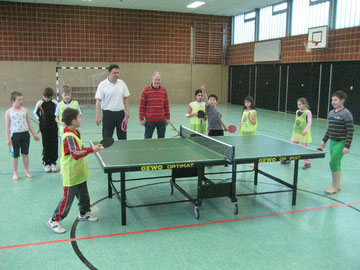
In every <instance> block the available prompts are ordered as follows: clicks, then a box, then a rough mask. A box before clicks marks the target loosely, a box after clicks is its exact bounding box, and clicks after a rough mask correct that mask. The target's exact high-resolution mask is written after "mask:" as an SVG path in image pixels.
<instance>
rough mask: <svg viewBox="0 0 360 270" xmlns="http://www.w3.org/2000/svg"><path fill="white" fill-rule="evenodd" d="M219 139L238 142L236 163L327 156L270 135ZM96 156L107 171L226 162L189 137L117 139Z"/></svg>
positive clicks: (222, 137) (147, 169) (142, 169)
mask: <svg viewBox="0 0 360 270" xmlns="http://www.w3.org/2000/svg"><path fill="white" fill-rule="evenodd" d="M215 139H217V140H219V141H221V142H224V143H227V144H229V145H232V146H235V162H236V163H251V162H259V163H261V162H274V161H279V160H282V159H294V160H298V159H304V158H321V157H324V156H325V154H324V153H323V152H319V151H316V150H313V149H309V148H306V147H302V146H300V145H295V144H292V143H289V142H285V141H282V140H278V139H276V138H272V137H269V136H266V135H252V136H219V137H215ZM96 156H97V157H98V159H99V161H100V164H101V166H102V167H103V170H104V172H117V171H136V170H141V171H150V170H163V169H173V168H189V167H193V166H196V165H198V164H205V165H221V164H225V163H226V159H225V157H224V156H223V155H222V154H219V153H217V152H215V151H213V150H211V149H209V148H207V147H205V146H203V145H201V144H198V143H196V142H194V141H193V140H191V139H185V138H165V139H148V140H126V141H115V143H114V145H113V146H112V147H110V148H108V149H103V150H100V151H99V152H98V153H96Z"/></svg>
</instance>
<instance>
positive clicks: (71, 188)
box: [47, 108, 102, 233]
mask: <svg viewBox="0 0 360 270" xmlns="http://www.w3.org/2000/svg"><path fill="white" fill-rule="evenodd" d="M62 120H63V121H64V123H65V125H66V127H65V129H64V134H63V135H62V137H61V140H62V144H61V153H62V154H61V158H60V167H61V172H62V177H63V186H64V197H63V198H62V199H61V200H60V202H59V204H58V206H57V208H56V209H55V211H54V214H53V216H52V217H51V218H50V219H49V221H48V223H47V224H48V226H49V228H50V229H51V230H53V231H54V232H55V233H64V232H65V229H64V227H62V226H61V224H60V221H61V220H63V219H64V218H65V217H66V216H67V214H68V213H69V211H70V208H71V205H72V203H73V201H74V198H75V196H76V197H77V198H78V200H79V210H80V213H79V215H78V217H77V218H78V220H88V221H97V220H98V218H97V217H96V216H94V215H92V214H91V213H90V211H91V210H90V197H89V192H88V189H87V184H86V180H87V179H88V178H89V175H90V173H89V165H88V161H87V158H86V156H87V155H88V154H90V153H93V152H98V151H99V149H100V148H101V147H102V145H101V144H98V145H94V146H92V147H87V148H84V146H83V143H82V141H81V139H80V132H79V130H77V128H78V127H80V125H81V120H82V117H81V114H80V113H79V111H78V110H76V109H72V108H67V109H65V110H64V112H63V114H62Z"/></svg>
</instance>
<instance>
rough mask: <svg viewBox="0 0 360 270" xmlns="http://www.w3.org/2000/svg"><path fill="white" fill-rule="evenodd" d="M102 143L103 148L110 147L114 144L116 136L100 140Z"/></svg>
mask: <svg viewBox="0 0 360 270" xmlns="http://www.w3.org/2000/svg"><path fill="white" fill-rule="evenodd" d="M100 144H101V145H102V147H103V148H109V147H110V146H112V145H113V144H114V138H112V137H107V138H104V139H102V140H101V141H100Z"/></svg>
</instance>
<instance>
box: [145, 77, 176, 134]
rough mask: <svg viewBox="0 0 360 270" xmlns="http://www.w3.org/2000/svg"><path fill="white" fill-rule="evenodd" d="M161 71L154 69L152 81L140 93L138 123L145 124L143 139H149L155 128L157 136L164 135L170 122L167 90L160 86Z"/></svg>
mask: <svg viewBox="0 0 360 270" xmlns="http://www.w3.org/2000/svg"><path fill="white" fill-rule="evenodd" d="M160 83H161V73H160V72H157V71H155V72H154V74H153V75H152V83H151V84H150V85H149V86H147V87H146V88H145V89H144V90H143V91H142V94H141V98H140V105H139V117H140V124H141V125H142V126H145V139H151V138H152V135H153V133H154V130H155V128H156V130H157V134H158V138H164V137H165V131H166V126H167V125H168V124H169V123H170V108H169V99H168V95H167V91H166V89H165V88H164V87H162V86H160Z"/></svg>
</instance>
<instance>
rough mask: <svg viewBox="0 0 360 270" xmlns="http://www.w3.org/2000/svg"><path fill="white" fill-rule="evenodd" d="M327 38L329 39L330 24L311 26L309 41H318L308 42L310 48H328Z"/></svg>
mask: <svg viewBox="0 0 360 270" xmlns="http://www.w3.org/2000/svg"><path fill="white" fill-rule="evenodd" d="M327 40H328V26H319V27H312V28H309V31H308V41H315V42H316V43H309V44H308V47H309V49H325V48H327ZM315 44H316V45H317V46H316V45H315Z"/></svg>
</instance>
